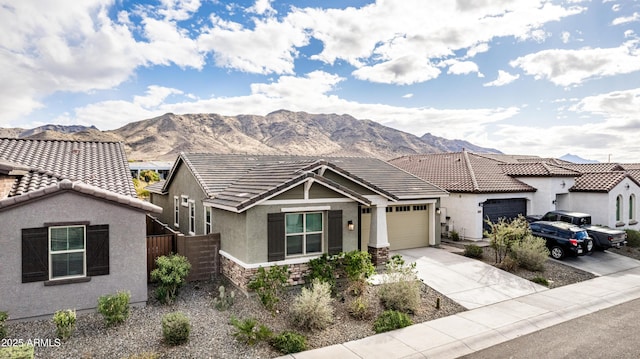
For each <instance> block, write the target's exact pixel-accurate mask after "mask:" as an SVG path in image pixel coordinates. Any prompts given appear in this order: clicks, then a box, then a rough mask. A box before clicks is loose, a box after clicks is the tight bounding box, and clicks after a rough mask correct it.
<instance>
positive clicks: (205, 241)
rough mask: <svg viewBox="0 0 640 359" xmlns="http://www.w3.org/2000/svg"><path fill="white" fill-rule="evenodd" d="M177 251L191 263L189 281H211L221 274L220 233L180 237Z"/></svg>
mask: <svg viewBox="0 0 640 359" xmlns="http://www.w3.org/2000/svg"><path fill="white" fill-rule="evenodd" d="M176 249H177V252H178V254H181V255H183V256H185V257H187V259H188V260H189V263H191V270H190V271H189V276H187V281H195V280H209V279H211V277H213V276H215V275H217V274H218V273H220V255H219V253H218V252H219V251H220V233H212V234H207V235H203V236H184V237H183V236H181V237H178V238H177V248H176Z"/></svg>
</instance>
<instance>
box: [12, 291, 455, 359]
mask: <svg viewBox="0 0 640 359" xmlns="http://www.w3.org/2000/svg"><path fill="white" fill-rule="evenodd" d="M219 285H220V282H216V281H211V282H195V283H189V284H188V285H187V286H185V287H183V288H182V289H181V291H180V293H179V296H178V299H177V301H176V302H175V303H174V304H173V305H169V306H167V305H162V304H160V303H158V302H157V301H156V300H155V299H152V298H153V292H152V291H153V287H152V286H150V288H149V298H150V300H149V302H148V304H147V306H146V307H144V308H132V309H131V314H130V317H129V318H128V319H127V321H126V322H125V323H123V324H121V325H118V326H114V327H107V326H106V325H105V324H104V322H103V319H102V316H101V315H100V314H98V313H95V312H94V313H85V314H78V320H77V327H76V331H75V333H74V334H73V336H72V337H71V339H69V340H68V341H67V342H64V343H62V345H60V346H59V347H38V348H36V358H130V357H135V355H141V354H149V356H146V357H145V358H154V357H157V358H273V357H278V356H281V355H282V354H281V353H279V352H277V351H276V350H275V349H273V348H271V346H269V345H268V344H266V343H260V344H257V345H254V346H248V345H246V344H244V343H241V342H238V341H237V340H236V339H235V338H234V337H233V335H232V332H233V331H234V327H233V326H232V325H231V324H230V323H229V322H230V319H231V317H232V316H235V317H236V318H238V319H245V318H249V317H251V318H255V319H257V320H258V323H260V324H265V325H266V326H267V327H269V328H270V329H271V330H273V331H274V332H275V333H278V332H281V331H283V330H285V329H289V330H290V329H294V330H296V331H298V332H299V333H301V334H304V335H305V336H306V337H307V345H308V347H309V349H313V348H319V347H324V346H328V345H333V344H339V343H343V342H347V341H351V340H355V339H360V338H364V337H367V336H370V335H373V334H374V331H373V329H372V328H373V321H374V319H375V317H376V316H377V315H378V314H379V313H381V312H382V311H383V308H382V306H381V305H380V303H379V300H378V299H377V296H376V291H377V289H378V287H373V286H370V287H369V288H368V291H367V294H366V295H367V298H368V300H369V302H370V303H371V308H372V313H371V314H372V315H371V318H370V319H367V320H356V319H353V318H351V316H350V315H349V314H348V310H349V304H350V301H352V300H353V298H354V297H352V296H350V295H349V294H346V295H345V296H344V297H343V296H342V295H339V296H338V297H337V298H336V299H335V301H334V307H335V321H334V323H333V324H332V325H331V326H330V327H329V328H327V329H325V330H322V331H318V332H305V331H302V330H299V329H297V328H295V327H293V326H292V323H291V320H290V319H289V312H288V305H287V304H288V303H290V302H291V299H292V298H293V296H294V295H296V294H298V293H299V291H300V288H292V289H291V290H289V291H288V292H287V293H286V294H285V295H284V297H283V299H282V301H281V302H280V303H279V304H278V306H277V308H278V311H277V313H276V314H275V315H272V314H271V313H270V312H268V311H267V310H265V309H264V308H263V306H262V304H261V303H260V301H259V299H258V298H257V297H256V296H250V297H246V296H245V295H243V294H240V295H237V296H236V300H235V302H234V304H233V305H232V306H231V308H230V309H229V310H227V311H222V312H221V311H218V310H217V309H215V307H214V306H213V304H212V299H213V297H214V296H217V294H218V291H217V288H218V287H219ZM438 298H439V299H440V309H436V308H435V305H436V301H437V300H438ZM464 310H465V309H464V308H463V307H462V306H460V305H458V304H457V303H455V302H453V301H451V300H450V299H448V298H447V297H445V296H443V295H441V294H440V293H438V292H436V291H435V290H433V289H431V288H430V287H428V286H426V285H423V286H422V305H421V308H420V311H419V312H418V313H416V314H415V315H412V316H411V318H412V320H413V322H414V323H420V322H424V321H429V320H433V319H437V318H440V317H445V316H449V315H452V314H455V313H458V312H461V311H464ZM173 311H181V312H183V313H185V314H186V315H187V316H188V317H189V318H190V321H191V325H192V330H191V336H190V339H189V342H188V343H187V344H184V345H180V346H176V347H171V346H168V345H166V344H164V343H163V341H162V332H161V331H162V329H161V319H162V316H163V315H164V314H166V313H169V312H173ZM7 327H8V331H9V333H8V337H10V338H21V339H24V340H25V341H26V340H28V339H33V338H42V339H46V338H51V339H53V338H55V326H54V324H53V323H52V322H51V320H39V321H28V322H10V323H7ZM152 355H156V356H152ZM139 358H142V356H139Z"/></svg>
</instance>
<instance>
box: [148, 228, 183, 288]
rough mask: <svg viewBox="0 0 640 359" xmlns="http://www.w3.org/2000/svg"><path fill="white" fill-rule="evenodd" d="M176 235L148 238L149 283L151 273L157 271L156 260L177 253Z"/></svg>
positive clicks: (160, 235)
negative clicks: (175, 245)
mask: <svg viewBox="0 0 640 359" xmlns="http://www.w3.org/2000/svg"><path fill="white" fill-rule="evenodd" d="M174 243H175V235H173V234H158V235H151V236H147V281H148V282H150V281H151V271H152V270H154V269H156V267H157V266H156V258H158V257H161V256H166V255H169V254H171V253H175V252H176V251H175V247H174Z"/></svg>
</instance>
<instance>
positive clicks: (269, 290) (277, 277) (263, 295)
mask: <svg viewBox="0 0 640 359" xmlns="http://www.w3.org/2000/svg"><path fill="white" fill-rule="evenodd" d="M288 280H289V267H287V266H286V265H285V266H278V265H274V266H272V267H270V268H269V270H268V271H267V270H265V269H264V267H260V268H258V274H256V276H255V277H254V278H253V279H252V280H251V281H250V282H249V284H248V285H247V286H248V288H249V289H251V290H254V291H256V292H257V293H258V297H259V298H260V302H261V303H262V305H264V307H265V308H267V309H268V310H269V311H271V312H274V311H275V308H276V304H278V302H279V301H280V294H281V292H282V290H283V289H284V287H285V286H286V285H287V281H288Z"/></svg>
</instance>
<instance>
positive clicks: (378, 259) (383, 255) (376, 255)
mask: <svg viewBox="0 0 640 359" xmlns="http://www.w3.org/2000/svg"><path fill="white" fill-rule="evenodd" d="M367 249H368V252H369V254H370V255H371V262H372V263H373V265H374V266H376V267H377V266H381V265H384V264H385V263H387V261H388V260H389V247H381V248H375V247H367Z"/></svg>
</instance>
